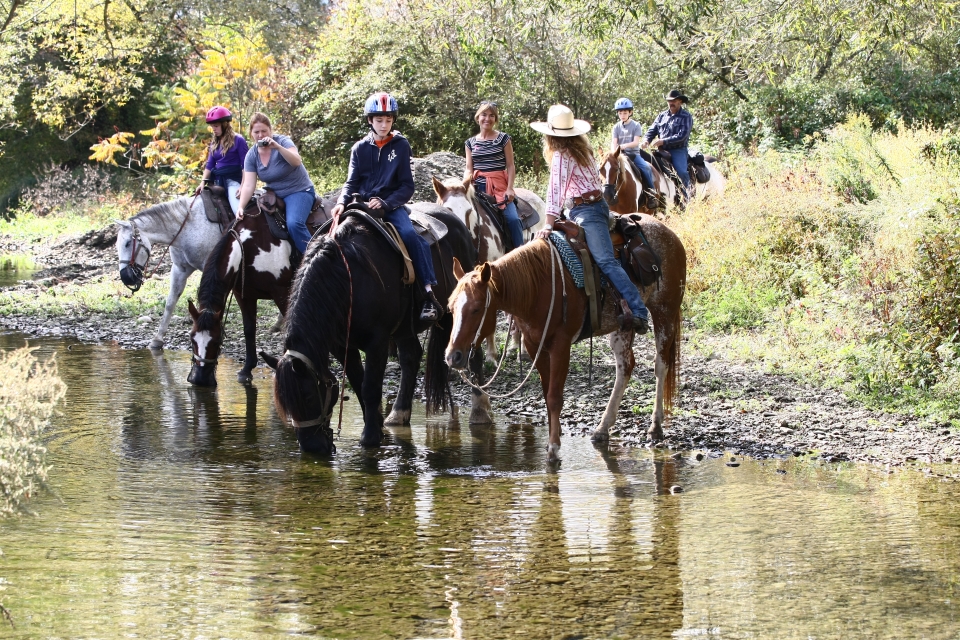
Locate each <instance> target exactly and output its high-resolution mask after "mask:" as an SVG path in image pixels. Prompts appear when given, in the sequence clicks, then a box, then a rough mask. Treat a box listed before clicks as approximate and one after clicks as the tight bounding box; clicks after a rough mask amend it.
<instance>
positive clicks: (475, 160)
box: [463, 102, 523, 249]
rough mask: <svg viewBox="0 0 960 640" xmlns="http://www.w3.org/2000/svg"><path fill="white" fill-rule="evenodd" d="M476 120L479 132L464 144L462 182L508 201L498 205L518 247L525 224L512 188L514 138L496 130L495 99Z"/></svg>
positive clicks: (474, 117)
mask: <svg viewBox="0 0 960 640" xmlns="http://www.w3.org/2000/svg"><path fill="white" fill-rule="evenodd" d="M473 119H474V120H476V122H477V124H479V125H480V133H478V134H477V135H475V136H473V137H472V138H468V139H467V141H466V142H465V143H464V144H465V147H466V155H467V168H466V170H465V171H464V174H463V183H464V185H467V184H469V183H470V182H471V181H472V182H473V187H474V189H476V190H477V191H478V192H481V193H487V194H489V195H491V196H493V198H494V199H495V200H496V201H497V202H503V201H505V200H507V201H508V202H506V203H505V204H501V205H498V206H499V207H500V208H501V209H502V210H503V217H504V219H505V220H506V223H507V231H508V232H509V234H510V241H511V242H512V244H513V248H514V249H516V248H517V247H519V246H520V245H522V244H523V227H521V226H520V216H519V215H518V214H517V204H516V202H515V200H516V197H517V194H516V192H515V191H514V190H513V181H514V179H515V178H516V177H517V167H516V165H515V164H514V162H513V141H512V140H511V139H510V136H509V135H508V134H506V133H503V132H502V131H497V130H496V129H494V127H495V126H496V124H497V122H499V121H500V111H499V110H498V109H497V103H496V102H481V103H480V107H479V108H478V109H477V113H476V115H474V116H473Z"/></svg>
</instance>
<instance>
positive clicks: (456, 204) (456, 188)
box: [433, 176, 480, 237]
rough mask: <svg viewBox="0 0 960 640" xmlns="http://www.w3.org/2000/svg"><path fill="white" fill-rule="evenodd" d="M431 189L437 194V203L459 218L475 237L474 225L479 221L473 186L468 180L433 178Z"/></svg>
mask: <svg viewBox="0 0 960 640" xmlns="http://www.w3.org/2000/svg"><path fill="white" fill-rule="evenodd" d="M433 191H434V192H435V193H436V194H437V204H439V205H440V206H442V207H446V208H447V209H449V210H450V211H452V212H453V213H454V215H455V216H457V217H458V218H460V221H461V222H462V223H463V224H464V225H465V226H466V227H467V230H469V231H470V235H471V236H473V237H476V229H475V227H476V226H477V225H478V224H479V222H480V217H479V216H478V215H477V212H476V209H475V208H474V204H473V186H472V185H471V184H470V183H469V182H464V181H461V180H457V179H456V178H447V179H446V180H444V181H443V182H440V181H439V180H437V178H436V176H434V178H433Z"/></svg>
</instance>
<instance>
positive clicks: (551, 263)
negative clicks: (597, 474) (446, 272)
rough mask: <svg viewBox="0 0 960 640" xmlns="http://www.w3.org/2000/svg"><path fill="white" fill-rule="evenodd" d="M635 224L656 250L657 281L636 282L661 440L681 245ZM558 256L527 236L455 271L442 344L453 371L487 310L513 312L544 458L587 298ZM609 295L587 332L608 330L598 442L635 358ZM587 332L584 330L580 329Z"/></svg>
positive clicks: (674, 348) (673, 382)
mask: <svg viewBox="0 0 960 640" xmlns="http://www.w3.org/2000/svg"><path fill="white" fill-rule="evenodd" d="M640 226H641V229H642V232H643V235H644V236H645V237H646V238H647V240H648V241H649V243H650V245H651V248H652V249H653V250H654V251H655V252H656V253H657V254H658V255H659V256H660V258H661V261H662V262H661V265H660V270H661V272H662V277H661V279H660V280H659V281H658V282H657V283H655V284H652V285H650V286H646V287H645V286H643V285H642V284H640V283H639V282H637V281H636V280H634V282H636V283H637V285H638V288H639V290H640V294H641V295H642V296H643V299H644V303H645V304H646V305H647V308H648V309H649V311H650V314H651V318H652V320H653V328H654V340H655V345H656V353H657V357H656V365H655V373H656V377H657V389H656V401H655V403H654V409H653V416H652V420H651V425H650V428H649V430H648V432H647V433H648V434H649V435H650V437H651V439H652V440H654V441H658V440H660V439H662V438H663V420H664V415H665V413H666V411H669V409H670V408H671V406H672V404H673V399H674V396H675V394H676V391H677V376H678V371H679V361H680V333H681V315H680V305H681V302H682V301H683V293H684V287H685V283H686V272H687V262H686V251H685V250H684V248H683V244H682V243H681V242H680V238H678V237H677V235H676V234H675V233H674V232H673V231H672V230H670V229H669V228H668V227H667V226H666V225H664V224H662V223H661V222H659V221H657V220H656V219H655V218H653V217H651V216H648V215H643V216H641V222H640ZM564 268H565V267H564V266H563V265H562V264H561V263H560V257H559V254H558V253H557V251H556V249H554V248H553V245H552V244H550V243H549V242H547V241H545V240H544V241H540V240H537V241H534V242H531V243H529V244H526V245H524V246H523V247H521V248H520V249H518V250H516V251H513V252H511V253H509V254H507V255H506V256H504V257H502V258H500V259H499V260H496V261H494V262H490V263H484V264H482V265H480V266H479V267H478V268H477V269H475V270H474V271H472V272H470V273H467V274H463V270H462V269H461V270H458V272H457V274H458V275H459V276H460V282H459V283H458V284H457V288H456V289H455V290H454V292H453V294H452V295H451V296H450V303H449V306H450V310H451V311H452V312H453V331H452V333H451V336H450V342H449V344H448V345H447V350H446V360H447V364H448V365H450V366H451V367H453V368H456V369H462V368H464V366H465V365H466V362H467V358H468V354H469V353H470V352H471V351H472V350H473V348H474V347H475V346H476V343H477V340H478V339H479V338H481V337H483V335H484V333H485V331H486V330H487V329H485V325H487V324H488V323H489V317H490V315H491V314H494V313H496V312H497V311H500V310H502V311H506V312H507V313H510V314H513V316H514V318H515V320H516V322H517V324H518V325H519V327H520V330H521V331H522V333H523V340H524V344H525V346H526V348H527V351H528V353H531V354H536V355H534V360H535V361H534V364H535V366H536V368H537V371H538V372H539V373H540V380H541V385H542V387H543V395H544V399H545V400H546V403H547V417H548V421H549V426H550V438H549V442H550V444H549V446H548V449H547V455H548V457H549V459H551V460H556V459H557V453H558V452H559V449H560V413H561V411H562V410H563V386H564V383H565V382H566V379H567V372H568V370H569V366H570V347H571V345H572V344H573V342H574V341H575V340H576V339H577V338H578V337H579V336H581V333H582V329H583V326H584V323H585V322H590V320H589V318H585V311H586V310H587V296H586V294H585V293H584V290H583V289H578V288H577V287H576V285H575V284H574V282H573V278H572V277H571V276H570V274H569V273H565V272H564V271H563V269H564ZM616 314H617V309H616V305H615V302H614V296H613V295H609V292H608V295H607V296H606V299H605V301H604V304H603V307H602V313H601V314H600V328H599V329H597V330H595V331H593V335H603V334H610V348H611V350H612V351H613V355H614V358H615V360H616V380H615V382H614V385H613V390H612V392H611V394H610V400H609V401H608V403H607V408H606V410H605V411H604V414H603V418H602V419H601V422H600V425H599V426H598V427H597V429H596V430H595V431H594V433H593V439H594V440H595V441H601V440H605V439H606V438H607V437H608V432H609V429H610V427H611V426H612V425H613V424H614V423H615V422H616V417H617V411H618V410H619V408H620V401H621V400H622V398H623V392H624V389H625V387H626V383H627V379H628V378H629V377H630V375H631V373H632V371H633V368H634V365H635V361H634V357H633V337H634V334H633V331H632V330H621V329H620V327H619V324H618V321H617V315H616ZM587 333H589V331H588V332H587Z"/></svg>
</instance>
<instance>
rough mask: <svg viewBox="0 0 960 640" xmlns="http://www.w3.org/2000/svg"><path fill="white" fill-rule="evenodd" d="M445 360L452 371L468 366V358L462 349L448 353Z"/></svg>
mask: <svg viewBox="0 0 960 640" xmlns="http://www.w3.org/2000/svg"><path fill="white" fill-rule="evenodd" d="M444 359H445V360H446V361H447V366H448V367H450V368H451V369H458V370H459V369H465V368H466V366H467V356H466V354H465V353H464V352H463V351H461V350H460V349H451V350H449V351H447V355H446V357H445V358H444Z"/></svg>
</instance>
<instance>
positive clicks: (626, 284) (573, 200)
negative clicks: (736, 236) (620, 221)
mask: <svg viewBox="0 0 960 640" xmlns="http://www.w3.org/2000/svg"><path fill="white" fill-rule="evenodd" d="M530 126H531V127H533V129H534V130H535V131H539V132H540V133H542V134H543V157H544V159H545V160H546V161H547V162H548V163H549V164H550V182H549V183H548V184H547V223H546V225H544V227H543V228H542V229H541V230H540V231H538V232H537V237H538V238H544V239H546V238H547V236H549V235H550V233H551V231H552V230H553V224H554V222H556V221H557V218H559V217H560V213H561V212H562V210H563V206H564V203H565V202H566V203H567V206H568V207H569V209H570V219H571V220H573V221H574V222H576V223H577V224H579V225H580V226H581V227H583V231H584V233H585V234H586V236H587V246H588V247H589V248H590V253H591V254H593V259H594V261H595V262H596V263H597V266H598V267H600V271H602V272H603V274H604V275H605V276H607V278H609V279H610V282H612V283H613V286H615V287H616V288H617V291H619V292H620V295H622V296H623V298H624V300H626V301H627V304H628V305H630V311H631V312H632V313H633V327H634V329H636V331H637V333H646V332H647V331H648V329H649V323H648V321H647V308H646V307H645V306H644V305H643V299H642V298H641V297H640V292H639V291H637V287H636V285H634V284H633V282H631V280H630V277H629V276H628V275H627V272H626V271H624V270H623V267H622V266H620V263H619V262H617V260H616V258H614V257H613V243H612V242H611V241H610V231H609V227H608V226H607V219H608V218H609V216H610V209H608V208H607V203H606V202H605V201H604V199H603V194H602V192H601V191H600V189H601V187H602V185H601V184H600V174H599V172H598V171H597V162H596V160H594V158H593V151H592V150H591V149H590V141H589V140H587V136H586V134H587V133H589V132H590V123H589V122H586V121H584V120H577V119H575V118H574V117H573V111H571V110H570V108H569V107H566V106H564V105H562V104H555V105H553V106H552V107H550V110H549V111H548V112H547V121H546V122H531V123H530Z"/></svg>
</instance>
